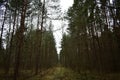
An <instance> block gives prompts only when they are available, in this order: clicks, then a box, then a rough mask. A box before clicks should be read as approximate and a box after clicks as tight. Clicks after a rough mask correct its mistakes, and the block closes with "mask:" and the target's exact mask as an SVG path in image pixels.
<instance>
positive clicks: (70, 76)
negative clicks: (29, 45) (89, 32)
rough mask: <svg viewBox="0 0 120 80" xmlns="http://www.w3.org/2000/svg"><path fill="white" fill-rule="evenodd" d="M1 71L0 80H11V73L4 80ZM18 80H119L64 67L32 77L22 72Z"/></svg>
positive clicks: (118, 75)
mask: <svg viewBox="0 0 120 80" xmlns="http://www.w3.org/2000/svg"><path fill="white" fill-rule="evenodd" d="M2 73H3V71H2V70H0V75H1V76H0V80H6V79H7V78H8V79H7V80H13V79H12V76H11V75H12V74H13V73H12V72H11V73H10V74H9V76H7V78H6V79H5V78H4V76H3V75H2ZM20 73H21V75H20V77H19V79H18V80H120V74H117V73H114V74H113V73H112V74H102V75H99V74H98V73H91V72H81V73H77V72H75V71H73V70H71V69H68V68H65V67H59V66H58V67H53V68H50V69H48V70H44V71H42V72H41V73H39V74H38V75H33V74H32V73H31V71H30V70H25V71H24V70H23V71H21V72H20Z"/></svg>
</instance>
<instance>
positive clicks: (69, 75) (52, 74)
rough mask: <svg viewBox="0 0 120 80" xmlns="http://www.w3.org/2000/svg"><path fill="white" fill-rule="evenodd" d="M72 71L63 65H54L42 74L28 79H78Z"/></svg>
mask: <svg viewBox="0 0 120 80" xmlns="http://www.w3.org/2000/svg"><path fill="white" fill-rule="evenodd" d="M77 76H79V75H78V74H76V73H75V72H74V71H72V70H70V69H67V68H64V67H54V68H51V69H49V70H48V71H47V72H46V73H45V75H44V76H42V77H40V75H37V76H34V77H32V78H30V79H29V80H80V79H78V78H77Z"/></svg>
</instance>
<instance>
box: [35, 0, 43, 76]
mask: <svg viewBox="0 0 120 80" xmlns="http://www.w3.org/2000/svg"><path fill="white" fill-rule="evenodd" d="M44 14H45V0H44V2H43V7H42V22H41V30H40V38H39V42H40V43H39V45H38V52H37V54H36V68H35V75H37V74H38V70H39V58H40V53H41V43H42V31H43V20H44Z"/></svg>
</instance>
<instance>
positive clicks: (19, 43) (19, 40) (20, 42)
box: [14, 0, 27, 80]
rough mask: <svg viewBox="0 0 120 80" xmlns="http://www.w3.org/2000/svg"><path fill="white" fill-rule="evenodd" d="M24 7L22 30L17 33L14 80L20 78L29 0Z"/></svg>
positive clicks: (24, 0) (25, 0) (25, 1)
mask: <svg viewBox="0 0 120 80" xmlns="http://www.w3.org/2000/svg"><path fill="white" fill-rule="evenodd" d="M23 4H24V5H23V6H22V13H21V22H20V28H19V29H18V30H17V32H16V38H17V39H16V40H17V50H16V54H15V67H14V80H17V79H18V76H19V74H18V73H19V67H20V54H21V53H22V48H23V38H24V34H23V33H24V31H25V25H24V22H25V15H26V9H27V0H23Z"/></svg>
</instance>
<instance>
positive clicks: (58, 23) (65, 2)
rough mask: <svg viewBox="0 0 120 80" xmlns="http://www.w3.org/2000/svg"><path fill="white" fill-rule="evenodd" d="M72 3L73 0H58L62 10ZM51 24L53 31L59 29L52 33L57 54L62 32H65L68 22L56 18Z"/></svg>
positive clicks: (65, 9) (64, 10)
mask: <svg viewBox="0 0 120 80" xmlns="http://www.w3.org/2000/svg"><path fill="white" fill-rule="evenodd" d="M72 4H73V0H60V6H61V10H62V12H66V11H67V10H68V8H69V7H71V6H72ZM53 24H54V28H53V31H54V30H57V29H60V30H58V31H56V32H54V33H53V34H54V37H55V41H56V47H57V51H58V54H59V52H60V50H61V48H60V47H61V39H62V32H66V28H67V24H68V22H67V21H60V20H57V21H53ZM61 27H64V28H62V29H61Z"/></svg>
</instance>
